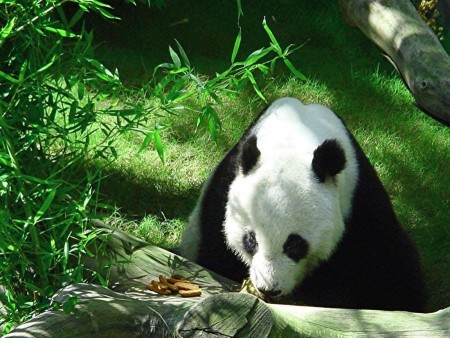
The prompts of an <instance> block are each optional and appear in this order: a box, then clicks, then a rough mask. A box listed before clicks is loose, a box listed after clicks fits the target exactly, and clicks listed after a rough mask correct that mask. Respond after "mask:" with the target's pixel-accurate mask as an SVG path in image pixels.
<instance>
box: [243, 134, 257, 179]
mask: <svg viewBox="0 0 450 338" xmlns="http://www.w3.org/2000/svg"><path fill="white" fill-rule="evenodd" d="M259 155H261V152H260V151H259V149H258V147H257V145H256V136H255V135H251V136H250V137H247V138H246V139H245V140H243V142H242V143H241V147H240V151H239V162H240V165H241V167H242V172H243V173H244V175H247V174H248V173H249V171H250V170H252V168H253V167H254V166H255V165H256V162H258V158H259Z"/></svg>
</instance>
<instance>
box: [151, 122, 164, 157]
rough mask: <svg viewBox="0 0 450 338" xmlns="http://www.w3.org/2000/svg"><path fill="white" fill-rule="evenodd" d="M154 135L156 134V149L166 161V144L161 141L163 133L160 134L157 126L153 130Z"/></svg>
mask: <svg viewBox="0 0 450 338" xmlns="http://www.w3.org/2000/svg"><path fill="white" fill-rule="evenodd" d="M153 136H154V141H155V147H156V151H157V152H158V155H159V158H160V159H161V161H162V162H163V163H164V146H163V144H162V142H161V135H160V134H159V130H158V128H157V127H155V128H154V130H153Z"/></svg>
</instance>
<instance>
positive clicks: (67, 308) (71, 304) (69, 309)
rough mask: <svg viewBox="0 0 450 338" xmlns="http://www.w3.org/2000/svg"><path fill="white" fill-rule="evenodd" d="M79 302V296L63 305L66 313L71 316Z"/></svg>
mask: <svg viewBox="0 0 450 338" xmlns="http://www.w3.org/2000/svg"><path fill="white" fill-rule="evenodd" d="M78 301H79V299H78V296H72V297H70V298H69V299H68V300H66V301H65V302H64V303H63V305H62V308H63V311H64V313H66V314H70V313H71V312H72V311H73V310H74V309H75V306H76V305H77V304H78Z"/></svg>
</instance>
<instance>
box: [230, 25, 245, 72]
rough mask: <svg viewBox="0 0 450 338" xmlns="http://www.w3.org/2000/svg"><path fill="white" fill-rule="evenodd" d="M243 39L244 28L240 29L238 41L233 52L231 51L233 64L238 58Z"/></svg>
mask: <svg viewBox="0 0 450 338" xmlns="http://www.w3.org/2000/svg"><path fill="white" fill-rule="evenodd" d="M241 40H242V30H241V29H239V33H238V36H237V37H236V41H235V42H234V47H233V53H231V64H233V63H234V60H236V55H237V53H238V51H239V47H240V45H241Z"/></svg>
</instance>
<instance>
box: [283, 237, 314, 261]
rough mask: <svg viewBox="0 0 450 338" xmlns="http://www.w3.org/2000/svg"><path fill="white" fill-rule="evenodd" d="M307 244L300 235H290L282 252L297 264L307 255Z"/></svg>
mask: <svg viewBox="0 0 450 338" xmlns="http://www.w3.org/2000/svg"><path fill="white" fill-rule="evenodd" d="M308 248H309V245H308V242H307V241H306V240H305V239H304V238H303V237H302V236H300V235H297V234H290V235H289V236H288V238H287V240H286V242H285V243H284V245H283V252H284V253H285V254H286V256H288V257H289V258H291V259H292V260H294V261H296V262H298V261H299V260H300V259H302V258H304V257H305V256H306V254H307V253H308Z"/></svg>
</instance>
